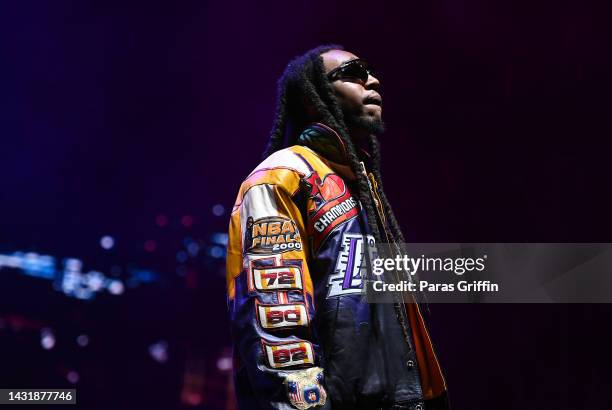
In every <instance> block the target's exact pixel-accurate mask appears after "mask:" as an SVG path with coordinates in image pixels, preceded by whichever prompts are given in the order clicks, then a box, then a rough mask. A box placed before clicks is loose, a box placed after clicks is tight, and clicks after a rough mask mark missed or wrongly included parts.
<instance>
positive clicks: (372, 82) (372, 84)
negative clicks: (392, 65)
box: [365, 74, 380, 91]
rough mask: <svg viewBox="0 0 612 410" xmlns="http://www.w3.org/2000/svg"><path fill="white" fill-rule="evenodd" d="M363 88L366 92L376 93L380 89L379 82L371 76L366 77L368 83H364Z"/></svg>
mask: <svg viewBox="0 0 612 410" xmlns="http://www.w3.org/2000/svg"><path fill="white" fill-rule="evenodd" d="M365 88H366V89H368V90H374V91H378V90H379V89H380V81H378V78H376V77H374V76H373V75H372V74H370V75H368V81H366V83H365Z"/></svg>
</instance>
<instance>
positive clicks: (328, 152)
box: [297, 122, 370, 168]
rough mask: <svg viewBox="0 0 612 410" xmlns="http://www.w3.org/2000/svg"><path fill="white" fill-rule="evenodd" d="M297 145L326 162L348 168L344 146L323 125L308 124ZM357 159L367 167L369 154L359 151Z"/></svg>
mask: <svg viewBox="0 0 612 410" xmlns="http://www.w3.org/2000/svg"><path fill="white" fill-rule="evenodd" d="M297 143H298V144H299V145H304V146H306V147H308V148H310V149H311V150H313V151H315V152H316V153H318V154H319V155H321V156H322V157H323V158H324V159H325V160H327V161H328V162H332V163H334V164H335V165H340V166H344V167H347V166H348V167H349V168H350V162H349V158H348V149H347V147H346V144H345V143H344V141H343V140H342V138H341V137H340V135H339V134H338V133H337V132H336V131H335V130H334V129H333V128H331V127H329V126H327V125H325V124H323V123H320V122H315V123H312V124H310V125H309V126H308V127H307V128H306V129H305V130H304V131H302V133H301V134H300V136H299V137H298V139H297ZM359 157H360V158H361V160H362V161H364V162H366V164H368V165H369V162H370V154H369V153H368V152H366V151H365V150H360V151H359Z"/></svg>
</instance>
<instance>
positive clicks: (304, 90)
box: [264, 44, 404, 243]
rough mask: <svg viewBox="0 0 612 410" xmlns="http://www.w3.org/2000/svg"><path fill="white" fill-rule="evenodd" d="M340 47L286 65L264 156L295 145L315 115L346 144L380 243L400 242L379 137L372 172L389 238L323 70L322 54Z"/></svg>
mask: <svg viewBox="0 0 612 410" xmlns="http://www.w3.org/2000/svg"><path fill="white" fill-rule="evenodd" d="M343 49H344V48H343V47H342V46H340V45H337V44H329V45H324V46H319V47H316V48H314V49H312V50H309V51H308V52H306V53H305V54H303V55H301V56H299V57H296V58H295V59H293V60H292V61H291V62H290V63H289V64H288V65H287V67H286V68H285V71H284V72H283V74H282V76H281V77H280V79H279V81H278V91H277V101H276V112H275V115H274V124H273V126H272V130H271V132H270V140H269V143H268V146H267V148H266V150H265V152H264V157H267V156H269V155H270V154H272V153H273V152H275V151H278V150H279V149H282V148H284V147H286V146H291V145H294V144H295V141H296V139H297V137H298V136H299V134H300V133H301V131H302V130H303V129H304V128H305V127H306V126H307V125H308V124H309V123H310V122H312V120H313V118H312V116H313V115H314V116H315V118H316V120H317V121H319V122H322V123H324V124H325V125H327V126H329V127H331V128H333V129H334V130H335V131H336V132H337V133H338V135H339V136H340V138H341V139H342V141H343V142H344V145H345V147H346V148H347V153H348V160H349V165H350V167H351V169H352V171H353V173H354V174H355V175H356V176H357V186H358V192H357V195H358V197H359V200H360V202H361V204H362V206H363V207H364V209H365V211H366V214H367V216H368V225H369V227H370V230H371V232H372V235H373V236H374V238H375V239H376V242H377V243H382V242H387V241H389V240H391V241H394V242H403V241H404V237H403V235H402V232H401V229H400V227H399V224H398V222H397V219H396V218H395V215H394V214H393V211H392V209H391V206H390V204H389V201H388V200H387V196H386V195H385V193H384V189H383V185H382V178H381V175H380V147H379V143H378V139H377V138H376V136H374V135H371V136H370V137H369V138H370V139H369V144H370V151H371V153H372V157H373V161H372V169H371V172H372V174H373V175H374V177H375V179H376V181H377V184H378V188H379V191H380V197H381V201H382V203H383V209H384V212H385V217H386V219H387V221H388V222H389V225H390V229H391V232H390V234H391V236H392V237H391V238H387V237H386V235H385V236H383V235H384V234H382V235H381V232H380V229H379V228H378V224H377V223H376V220H377V217H376V209H375V205H374V200H373V198H372V196H371V195H370V190H369V185H368V180H367V177H366V176H365V175H364V174H363V173H362V170H361V164H360V160H359V157H358V156H357V150H356V148H355V144H353V141H352V139H351V137H350V135H349V131H348V127H347V126H346V123H345V121H344V115H343V113H342V109H341V108H340V105H339V104H338V101H337V99H336V97H335V95H334V91H333V88H332V85H331V83H330V82H329V80H328V79H327V76H326V74H325V69H324V67H323V58H322V57H321V54H323V53H325V52H327V51H329V50H343ZM307 104H308V105H309V106H311V107H313V108H314V113H313V112H307V110H306V105H307Z"/></svg>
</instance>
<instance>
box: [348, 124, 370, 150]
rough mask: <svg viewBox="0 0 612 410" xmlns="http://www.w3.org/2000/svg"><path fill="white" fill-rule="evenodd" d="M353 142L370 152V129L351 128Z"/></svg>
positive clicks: (358, 147) (360, 148)
mask: <svg viewBox="0 0 612 410" xmlns="http://www.w3.org/2000/svg"><path fill="white" fill-rule="evenodd" d="M348 131H349V133H350V136H351V139H352V140H353V144H355V147H356V148H357V149H358V150H363V151H365V152H370V143H369V136H370V133H369V131H367V130H365V129H363V128H350V129H349V130H348Z"/></svg>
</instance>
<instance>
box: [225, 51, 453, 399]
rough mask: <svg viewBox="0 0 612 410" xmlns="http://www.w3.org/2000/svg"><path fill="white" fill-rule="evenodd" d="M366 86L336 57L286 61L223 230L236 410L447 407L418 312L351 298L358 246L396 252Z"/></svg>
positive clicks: (360, 67)
mask: <svg viewBox="0 0 612 410" xmlns="http://www.w3.org/2000/svg"><path fill="white" fill-rule="evenodd" d="M379 87H380V84H379V81H378V79H376V77H374V75H373V74H372V71H371V70H370V69H369V68H368V66H367V64H366V63H365V62H364V61H363V60H360V59H359V58H357V56H355V55H354V54H352V53H349V52H347V51H343V49H342V47H340V46H336V45H331V46H322V47H318V48H315V49H313V50H310V51H309V52H307V53H306V54H304V55H302V56H300V57H298V58H296V59H295V60H293V61H292V62H290V63H289V65H288V66H287V68H286V70H285V72H284V73H283V76H282V77H281V79H280V81H279V90H278V101H277V110H276V115H275V121H274V126H273V129H272V133H271V137H270V143H269V146H268V149H267V151H266V154H265V156H266V157H267V158H266V159H265V161H263V162H262V163H261V164H260V165H259V166H258V167H257V168H255V170H254V171H253V172H252V173H251V174H250V175H249V176H248V177H247V179H246V180H245V181H244V183H243V184H242V186H241V188H240V192H239V193H238V198H237V200H236V204H235V206H234V209H233V211H232V216H231V221H230V230H229V244H228V259H227V285H228V304H229V310H230V317H231V321H232V335H233V340H234V359H235V360H234V372H235V373H234V378H235V386H236V394H237V398H238V404H239V407H240V408H241V409H291V408H298V409H306V408H309V407H317V408H326V409H332V408H333V409H412V410H422V409H446V408H447V400H446V385H445V382H444V379H443V377H442V374H441V371H440V368H439V365H438V363H437V359H436V357H435V354H434V352H433V348H432V346H431V343H430V341H429V336H428V334H427V330H426V328H425V325H424V322H423V319H422V317H421V315H420V312H419V310H418V306H417V305H416V304H414V303H408V304H405V303H395V304H383V303H381V304H373V303H372V304H368V303H367V302H366V301H365V300H364V299H363V298H362V287H363V281H362V279H363V275H365V266H366V264H367V262H365V261H364V259H366V258H365V257H364V255H365V252H364V250H365V247H366V246H367V245H373V244H374V243H385V242H396V243H401V242H403V236H402V233H401V230H400V228H399V225H398V223H397V220H396V219H395V217H394V215H393V212H392V210H391V207H390V206H389V202H388V201H387V197H386V196H385V193H384V191H383V187H382V182H381V176H380V170H379V146H378V140H377V137H376V136H377V135H379V134H381V133H382V132H383V131H384V126H383V122H382V117H381V114H382V98H381V96H380V94H379V92H378V90H379ZM362 263H363V270H362Z"/></svg>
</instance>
